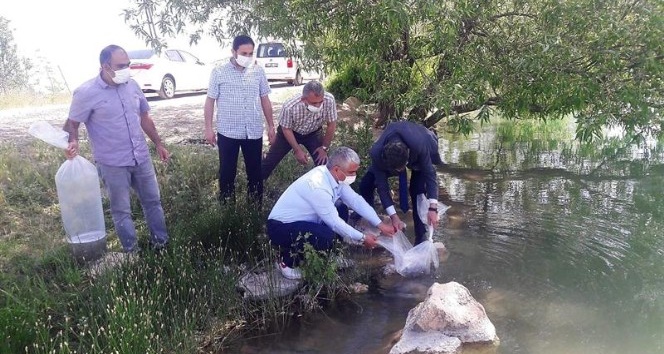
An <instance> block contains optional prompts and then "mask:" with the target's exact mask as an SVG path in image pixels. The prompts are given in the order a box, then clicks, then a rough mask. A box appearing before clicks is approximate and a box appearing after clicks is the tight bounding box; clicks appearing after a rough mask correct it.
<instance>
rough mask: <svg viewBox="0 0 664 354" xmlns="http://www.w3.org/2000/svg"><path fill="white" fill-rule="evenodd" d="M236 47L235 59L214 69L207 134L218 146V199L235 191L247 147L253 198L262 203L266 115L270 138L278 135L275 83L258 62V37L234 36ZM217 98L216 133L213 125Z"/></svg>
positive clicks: (207, 102)
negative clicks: (239, 162)
mask: <svg viewBox="0 0 664 354" xmlns="http://www.w3.org/2000/svg"><path fill="white" fill-rule="evenodd" d="M232 52H233V57H232V58H231V59H230V61H229V62H228V63H226V64H224V65H220V66H218V67H216V68H215V69H214V70H212V73H211V75H210V85H209V88H208V92H207V98H206V99H205V107H204V108H203V114H204V116H205V140H207V142H208V143H209V144H210V145H213V146H215V145H216V146H218V148H219V200H220V201H222V202H224V201H226V200H228V199H229V198H234V196H235V175H236V174H237V159H238V157H239V154H240V150H242V156H243V157H244V166H245V169H246V172H247V190H248V194H249V195H248V197H249V198H248V199H249V201H250V202H252V201H256V202H258V203H259V204H260V201H261V199H262V196H263V178H262V176H261V160H262V158H263V119H262V116H263V115H264V116H265V122H266V124H267V137H268V140H269V142H270V144H272V143H274V139H275V132H274V119H273V116H272V103H271V102H270V98H269V96H268V95H269V94H270V86H269V84H268V82H267V78H266V77H265V72H264V71H263V69H262V68H261V67H260V66H257V65H253V63H254V59H253V56H254V41H253V40H252V39H251V38H250V37H248V36H237V37H235V39H234V40H233V50H232ZM215 104H216V106H217V114H216V118H217V131H216V134H215V131H214V129H213V127H212V116H213V113H214V107H215ZM261 111H262V114H261Z"/></svg>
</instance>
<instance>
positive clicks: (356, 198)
mask: <svg viewBox="0 0 664 354" xmlns="http://www.w3.org/2000/svg"><path fill="white" fill-rule="evenodd" d="M339 199H341V201H342V202H344V203H346V205H348V206H349V207H350V208H351V209H353V210H355V212H357V213H358V214H360V215H361V216H362V217H364V218H365V219H367V220H368V221H369V222H370V223H371V224H372V225H374V226H378V224H380V222H381V220H380V218H379V217H378V214H376V211H375V210H374V209H373V208H372V207H371V206H370V205H369V204H367V202H366V201H365V200H364V198H362V196H360V195H359V194H357V193H355V191H354V190H353V188H351V187H350V186H348V185H345V184H339V183H338V182H337V181H335V180H334V177H333V176H332V174H331V173H330V170H328V169H327V167H326V166H318V167H314V168H313V169H311V171H309V172H307V173H305V174H304V175H302V177H300V178H298V179H297V180H296V181H295V182H293V184H291V185H290V186H289V187H288V188H287V189H286V191H285V192H284V194H282V195H281V197H279V200H277V203H276V204H275V205H274V207H273V208H272V211H271V212H270V216H268V219H271V220H277V221H281V222H283V223H291V222H295V221H309V222H314V223H321V222H322V223H325V225H327V226H329V227H330V228H331V229H332V231H334V232H336V233H337V234H339V235H341V236H342V237H344V238H350V239H353V240H355V241H358V240H360V239H362V233H361V232H359V231H357V230H355V229H354V228H353V227H351V226H350V225H348V224H346V222H344V221H343V220H342V219H341V218H340V217H339V213H338V212H337V209H336V207H335V203H336V202H337V200H339Z"/></svg>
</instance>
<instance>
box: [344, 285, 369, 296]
mask: <svg viewBox="0 0 664 354" xmlns="http://www.w3.org/2000/svg"><path fill="white" fill-rule="evenodd" d="M348 289H349V290H350V291H351V292H352V293H355V294H364V293H366V292H368V291H369V285H367V284H362V283H354V284H351V285H349V286H348Z"/></svg>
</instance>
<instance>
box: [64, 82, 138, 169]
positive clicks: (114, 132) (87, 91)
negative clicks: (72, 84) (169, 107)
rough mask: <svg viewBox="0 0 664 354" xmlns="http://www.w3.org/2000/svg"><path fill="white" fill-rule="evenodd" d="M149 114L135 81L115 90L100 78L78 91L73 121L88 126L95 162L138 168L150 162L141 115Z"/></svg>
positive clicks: (71, 110)
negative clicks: (139, 165) (138, 165)
mask: <svg viewBox="0 0 664 354" xmlns="http://www.w3.org/2000/svg"><path fill="white" fill-rule="evenodd" d="M149 110H150V106H149V105H148V101H147V100H146V99H145V95H144V94H143V92H142V91H141V89H140V87H139V86H138V84H137V83H136V82H135V81H134V80H129V82H127V83H126V84H120V85H117V86H111V85H109V84H107V83H105V82H104V80H102V79H101V76H100V75H97V77H95V78H94V79H91V80H88V81H86V82H85V83H83V84H82V85H81V86H79V87H78V88H77V89H76V90H75V91H74V95H73V97H72V102H71V107H70V108H69V119H71V120H73V121H76V122H81V123H84V124H85V127H86V129H87V131H88V136H89V138H90V144H91V146H92V154H93V156H94V158H95V161H97V162H99V163H102V164H104V165H108V166H116V167H122V166H135V165H137V164H141V163H143V162H146V161H147V160H148V159H149V158H150V153H149V151H148V145H147V143H146V141H145V135H144V134H143V128H142V127H141V114H142V113H146V112H148V111H149Z"/></svg>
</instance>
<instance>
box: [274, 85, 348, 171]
mask: <svg viewBox="0 0 664 354" xmlns="http://www.w3.org/2000/svg"><path fill="white" fill-rule="evenodd" d="M323 125H326V128H325V134H324V135H323ZM336 127H337V106H336V102H335V100H334V96H332V94H331V93H329V92H325V90H324V89H323V85H322V84H321V83H320V82H318V81H309V82H308V83H307V84H306V85H304V88H302V94H297V95H295V96H294V97H292V98H291V99H289V100H288V101H286V102H285V103H284V105H283V107H282V108H281V114H280V115H279V127H278V128H277V137H276V139H275V142H274V144H272V146H270V150H269V151H268V152H267V154H266V155H265V158H264V159H263V164H262V166H261V169H262V170H263V179H264V180H265V179H267V178H268V177H270V174H271V173H272V171H273V170H274V169H275V168H276V167H277V165H278V164H279V162H281V160H282V159H283V158H284V156H286V154H288V152H289V151H291V150H293V154H294V155H295V159H296V160H297V162H299V163H301V164H303V165H306V164H307V163H308V162H309V159H308V158H307V154H306V153H305V152H304V151H303V150H302V148H301V147H300V144H301V145H304V147H305V148H306V149H307V151H308V152H309V154H310V155H311V157H312V159H313V160H314V162H315V163H316V165H322V164H325V163H326V162H327V150H328V148H329V147H330V144H331V143H332V139H334V131H335V129H336Z"/></svg>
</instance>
